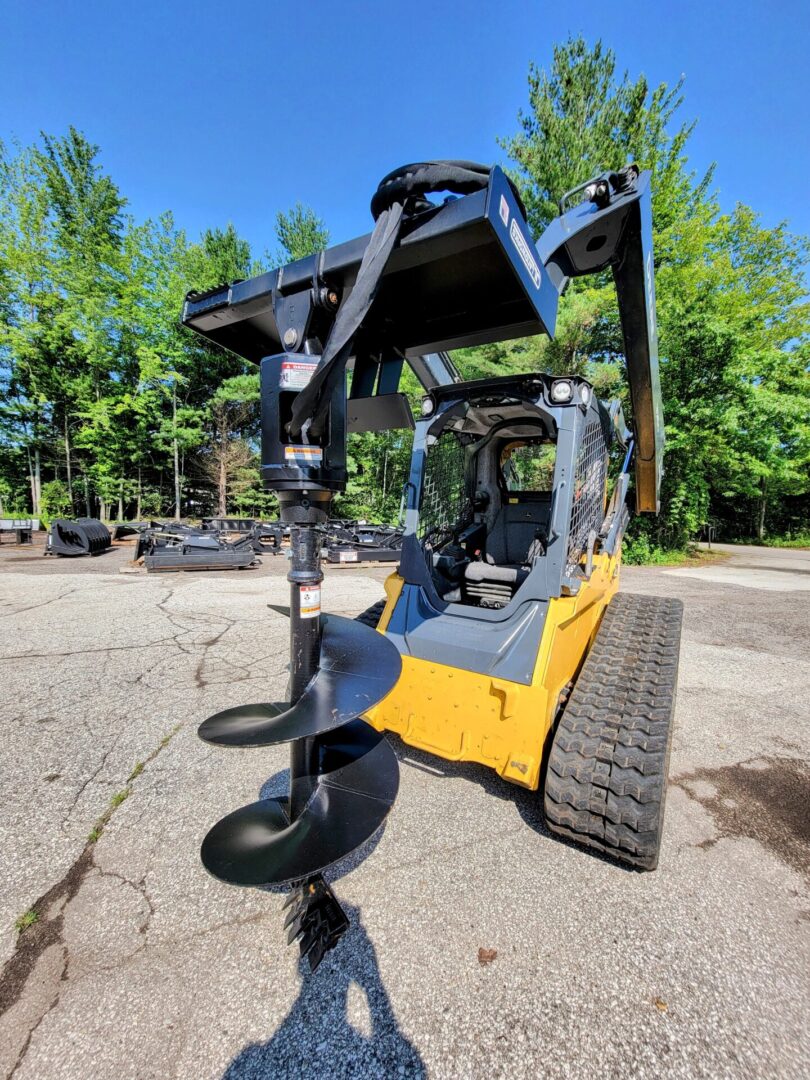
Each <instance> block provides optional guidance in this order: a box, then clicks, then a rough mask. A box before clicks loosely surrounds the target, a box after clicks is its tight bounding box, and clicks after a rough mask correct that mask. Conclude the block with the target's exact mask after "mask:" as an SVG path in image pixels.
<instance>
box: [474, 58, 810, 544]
mask: <svg viewBox="0 0 810 1080" xmlns="http://www.w3.org/2000/svg"><path fill="white" fill-rule="evenodd" d="M682 90H683V80H680V81H679V82H678V83H677V84H676V85H675V86H674V87H669V86H667V85H666V84H665V83H661V84H659V85H657V86H655V87H652V86H650V85H649V84H648V82H647V80H646V79H645V78H644V77H643V76H639V77H638V78H636V79H631V78H630V77H629V76H628V75H627V73H624V74H622V75H618V74H617V71H616V64H615V57H614V54H613V53H612V52H611V51H610V50H608V49H605V48H604V47H603V46H602V44H601V43H599V42H597V44H596V45H595V46H594V47H593V48H590V47H589V46H588V45H587V44H586V43H585V41H584V40H583V39H582V38H581V37H579V38H574V39H570V40H569V41H567V42H566V43H564V44H563V45H560V46H558V47H557V48H555V50H554V58H553V63H552V66H551V69H550V70H549V71H548V72H545V71H540V70H538V69H537V68H536V67H534V66H532V67H531V69H530V72H529V107H528V110H527V111H526V112H524V113H521V115H520V118H519V121H520V130H519V131H518V133H517V134H516V135H515V136H513V137H512V138H510V139H507V140H505V141H504V142H503V143H502V145H503V146H504V147H505V149H506V150H507V151H508V153H509V155H510V157H511V158H512V160H513V162H514V163H515V179H516V180H517V182H518V183H519V185H520V187H521V190H522V193H523V196H524V199H525V202H526V205H527V209H528V213H529V221H530V224H531V226H532V227H533V229H534V230H535V231H536V232H539V231H541V229H542V228H543V227H544V226H545V225H546V224H547V223H548V221H549V220H550V219H551V218H552V217H553V216H554V215H555V214H556V213H557V200H558V199H559V198H560V196H561V195H562V194H563V193H564V192H566V191H568V190H570V189H571V188H573V187H575V186H577V185H579V184H581V183H583V182H584V181H585V180H587V179H589V178H590V177H591V176H593V175H595V174H597V173H599V172H602V171H604V170H605V169H618V168H621V167H622V166H623V165H624V164H625V163H626V162H628V161H635V162H637V163H638V165H639V166H640V167H641V168H643V169H645V168H646V169H651V170H652V173H653V179H652V184H653V232H654V241H653V247H654V256H655V275H656V293H657V316H658V333H659V346H660V357H661V383H662V392H663V397H664V416H665V420H666V427H667V445H666V455H665V470H666V471H665V477H664V486H663V492H662V514H661V515H660V516H659V518H658V519H652V520H651V519H643V518H636V519H634V521H633V523H632V525H631V538H630V540H629V542H628V545H627V547H626V551H625V557H626V558H628V561H631V560H633V559H635V558H636V557H637V558H638V560H639V561H649V559H650V558H652V557H653V553H654V552H656V551H660V550H662V549H683V548H684V547H685V545H686V544H687V542H688V540H689V538H690V537H693V536H695V535H696V534H697V533H698V532H699V531H700V529H701V528H702V527H703V526H704V525H705V524H706V522H707V521H708V519H709V517H710V515H712V516H714V517H715V518H716V517H717V509H718V507H720V506H724V507H725V509H726V513H725V515H724V517H723V519H722V533H723V535H734V534H735V532H737V533H739V532H740V531H742V532H743V533H746V534H747V533H748V532H750V531H751V529H750V522H751V520H752V519H755V530H754V531H758V532H759V534H760V535H761V536H762V535H764V534H765V532H766V531H767V519H768V515H769V514H771V515H772V516H774V517H777V518H778V517H780V516H781V514H782V512H781V507H782V505H783V504H784V500H785V499H786V498H787V497H788V496H791V497H794V496H796V495H799V494H801V493H803V492H807V491H808V484H810V375H808V359H809V358H810V351H809V350H810V308H808V304H807V297H806V295H805V294H806V284H805V278H804V270H805V267H806V265H807V257H808V243H807V241H806V240H805V239H804V238H801V237H796V236H792V235H791V234H790V233H789V231H788V230H787V228H786V226H785V225H784V224H783V225H779V226H777V227H776V228H766V227H765V226H764V225H763V224H762V222H761V221H760V219H759V218H758V216H757V215H756V214H755V213H754V211H752V210H751V209H750V208H748V207H745V206H737V207H736V208H735V210H734V211H733V212H732V213H730V214H722V213H720V210H719V208H718V205H717V202H716V199H715V197H714V195H713V194H712V193H711V191H710V184H711V175H712V171H713V170H712V169H709V170H708V172H707V173H706V174H704V175H703V176H700V177H697V176H696V175H695V173H694V172H692V171H690V170H689V166H688V159H687V156H686V147H687V143H688V140H689V137H690V135H691V133H692V131H693V128H694V124H693V123H689V122H686V123H684V122H680V121H679V120H678V113H679V110H680V108H681V105H682V103H683V94H682ZM458 359H459V362H460V365H461V367H462V369H463V370H464V371H465V374H476V375H477V374H479V373H480V374H503V373H505V372H507V371H510V370H518V369H521V368H522V369H523V370H531V369H537V368H541V369H543V370H547V371H551V372H552V373H555V374H561V373H572V374H573V373H579V374H585V375H587V377H589V378H591V379H593V380H594V383H595V385H596V386H597V392H598V393H599V395H600V396H602V397H606V396H607V397H610V396H619V397H621V398H622V399H623V402H624V407H625V413H626V414H627V415H628V417H629V415H630V404H629V400H628V394H627V390H626V386H625V385H624V378H623V365H622V360H623V357H622V338H621V332H620V325H619V320H618V311H617V307H616V300H615V294H614V288H613V285H612V282H608V281H607V280H604V281H603V280H600V279H599V278H587V279H584V280H583V281H578V282H574V283H573V284H572V287H571V288H570V289H569V291H568V293H567V294H566V296H565V297H564V298H563V300H562V303H561V306H560V316H559V322H558V331H557V337H556V339H555V341H554V342H545V341H535V342H527V341H522V342H511V343H506V344H502V345H495V346H486V347H484V348H482V349H476V350H462V351H461V353H460V354H459V355H458ZM527 361H531V362H529V363H527ZM804 522H805V524H806V523H807V518H806V517H805V518H804Z"/></svg>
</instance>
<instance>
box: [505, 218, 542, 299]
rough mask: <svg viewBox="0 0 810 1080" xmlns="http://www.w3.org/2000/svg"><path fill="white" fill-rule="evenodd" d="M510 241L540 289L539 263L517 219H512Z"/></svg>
mask: <svg viewBox="0 0 810 1080" xmlns="http://www.w3.org/2000/svg"><path fill="white" fill-rule="evenodd" d="M509 239H510V240H511V241H512V243H513V244H514V245H515V248H516V250H517V253H518V255H519V256H520V259H521V262H522V263H523V265H524V266H525V267H526V269H527V270H528V271H529V277H530V278H531V279H532V283H533V284H534V287H535V289H539V288H540V267H539V266H538V265H537V261H536V259H535V257H534V255H532V253H531V251H530V249H529V245H528V244H527V243H526V238H525V236H524V235H523V233H522V232H521V231H520V226H519V225H518V223H517V220H516V219H515V218H512V224H511V225H510V226H509Z"/></svg>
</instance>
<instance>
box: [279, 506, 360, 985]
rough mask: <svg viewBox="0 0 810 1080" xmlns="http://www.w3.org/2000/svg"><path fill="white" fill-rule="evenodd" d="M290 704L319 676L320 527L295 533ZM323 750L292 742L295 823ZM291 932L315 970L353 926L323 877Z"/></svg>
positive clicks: (306, 893)
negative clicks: (350, 926)
mask: <svg viewBox="0 0 810 1080" xmlns="http://www.w3.org/2000/svg"><path fill="white" fill-rule="evenodd" d="M287 580H288V581H289V583H290V703H291V705H295V703H296V702H297V701H299V700H300V698H301V697H302V695H303V693H304V691H305V690H306V688H307V686H308V685H309V683H310V682H311V681H312V679H313V677H314V676H315V675H316V674H317V672H318V668H319V665H320V657H321V582H322V581H323V573H322V571H321V533H320V530H319V529H318V528H316V527H315V526H314V525H294V526H293V527H292V528H291V529H290V570H289V573H288V574H287ZM319 757H320V750H319V745H318V736H317V735H307V736H304V738H302V739H295V740H294V741H293V742H291V743H290V802H289V817H290V824H292V823H293V822H294V821H295V820H296V819H297V818H298V817H299V815H300V814H301V813H302V812H303V810H304V807H305V806H306V805H307V802H308V801H309V799H310V797H311V795H312V793H313V791H314V789H315V786H316V784H317V782H318V772H319V768H318V764H319ZM287 906H289V907H290V908H291V910H290V913H289V915H288V916H287V921H286V922H285V923H284V925H285V927H287V926H290V934H289V941H290V942H292V941H293V940H294V939H295V938H297V939H298V944H299V948H300V951H301V955H302V956H306V957H307V958H308V960H309V964H310V968H311V970H312V971H315V969H316V968H317V967H318V965H319V964H320V962H321V960H322V959H323V957H324V955H325V954H326V953H327V952H328V951H329V950H330V949H333V948H334V947H335V945H337V943H338V941H339V940H340V938H341V937H342V936H343V934H344V933H345V932H346V930H347V929H348V927H349V920H348V919H347V917H346V915H345V913H344V911H343V909H342V908H341V906H340V904H339V903H338V901H337V898H336V897H335V895H334V893H333V892H332V890H331V889H330V888H329V885H328V884H327V883H326V881H325V880H324V878H323V876H322V875H321V874H316V875H314V876H313V877H309V878H307V879H306V880H305V881H302V882H301V884H300V885H299V886H297V887H296V888H294V889H293V891H292V893H291V894H290V897H289V900H288V901H287Z"/></svg>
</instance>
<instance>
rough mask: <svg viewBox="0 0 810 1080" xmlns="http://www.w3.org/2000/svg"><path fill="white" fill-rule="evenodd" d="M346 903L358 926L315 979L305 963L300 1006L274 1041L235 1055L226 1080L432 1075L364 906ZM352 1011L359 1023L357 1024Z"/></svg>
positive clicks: (316, 973)
mask: <svg viewBox="0 0 810 1080" xmlns="http://www.w3.org/2000/svg"><path fill="white" fill-rule="evenodd" d="M342 906H343V907H344V910H345V911H346V914H347V915H348V916H349V918H350V920H351V929H350V930H349V931H348V933H347V934H346V936H345V937H344V938H343V940H342V941H341V942H340V944H339V945H338V946H337V948H336V949H335V951H334V952H332V953H330V954H329V955H328V956H327V957H326V958H325V959H324V961H323V963H322V964H321V966H320V967H319V968H318V970H317V971H316V972H315V974H314V975H312V974H310V972H309V965H308V964H307V963H306V961H302V962H300V963H299V972H300V975H301V990H300V993H299V995H298V999H297V1000H296V1002H295V1004H294V1005H293V1007H292V1008H291V1009H290V1011H289V1013H288V1014H287V1016H286V1017H285V1018H284V1020H283V1021H282V1022H281V1024H280V1026H279V1027H278V1030H277V1031H276V1032H275V1034H274V1035H273V1036H272V1038H270V1039H268V1040H267V1042H265V1043H253V1044H251V1045H249V1046H246V1047H245V1049H244V1050H242V1051H241V1052H240V1053H239V1054H238V1055H237V1056H236V1057H235V1058H234V1060H233V1061H232V1062H231V1064H230V1065H229V1066H228V1068H227V1069H226V1070H225V1073H224V1074H223V1080H264V1078H268V1080H269V1078H270V1077H272V1078H274V1080H276V1078H280V1077H295V1078H296V1080H298V1078H300V1077H302V1076H330V1077H353V1076H357V1077H375V1076H380V1077H388V1076H394V1077H398V1076H399V1077H403V1076H404V1077H424V1076H426V1075H427V1073H426V1070H425V1066H424V1064H423V1062H422V1059H421V1057H420V1056H419V1053H418V1051H417V1050H416V1049H415V1048H414V1047H413V1046H412V1045H411V1043H410V1042H409V1041H408V1039H407V1038H406V1037H405V1036H404V1035H403V1034H402V1032H401V1031H400V1029H399V1025H398V1024H397V1020H396V1017H395V1016H394V1014H393V1011H392V1009H391V1003H390V1001H389V999H388V994H387V992H386V989H385V987H384V986H383V983H382V979H381V978H380V972H379V967H378V965H377V954H376V951H375V949H374V946H373V945H372V943H371V940H370V938H369V937H368V934H367V933H366V931H365V929H364V927H363V924H362V923H361V921H360V913H359V911H358V909H357V908H354V907H352V906H350V905H349V904H345V903H344V904H343V905H342ZM350 997H351V1002H350ZM350 1007H351V1008H352V1011H353V1015H355V1016H356V1017H357V1026H355V1024H353V1023H352V1022H351V1021H350V1019H349V1009H350Z"/></svg>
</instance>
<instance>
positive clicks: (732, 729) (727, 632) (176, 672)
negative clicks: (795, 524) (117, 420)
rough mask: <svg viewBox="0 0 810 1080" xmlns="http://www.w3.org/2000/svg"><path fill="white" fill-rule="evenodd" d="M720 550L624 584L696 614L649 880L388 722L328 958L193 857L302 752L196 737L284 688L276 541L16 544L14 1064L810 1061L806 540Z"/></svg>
mask: <svg viewBox="0 0 810 1080" xmlns="http://www.w3.org/2000/svg"><path fill="white" fill-rule="evenodd" d="M729 550H730V551H731V555H730V557H729V558H728V560H727V561H725V562H723V563H717V564H712V565H707V566H699V567H684V568H679V569H676V570H666V569H636V568H625V569H624V570H623V572H622V587H623V589H624V590H626V591H628V592H637V593H655V594H662V595H668V596H679V597H681V598H682V599H683V600H684V602H685V605H686V607H685V623H684V638H683V650H682V659H681V678H680V688H679V698H678V708H677V715H676V730H675V736H674V744H673V753H672V764H671V783H670V790H669V797H668V809H667V821H666V833H665V840H664V848H663V853H662V860H661V866H660V868H659V870H658V871H656V872H655V873H653V874H647V875H642V874H635V873H630V872H627V871H624V870H622V869H620V868H618V867H617V866H615V865H613V864H611V863H610V862H607V861H605V860H602V859H599V858H596V857H594V856H592V855H588V854H586V853H583V852H580V851H578V850H576V849H574V848H573V847H570V846H567V845H565V844H562V843H559V842H558V841H556V840H554V839H553V838H552V837H551V836H550V835H549V834H548V833H547V831H546V830H545V828H544V826H543V822H542V815H541V813H540V810H539V806H538V799H537V796H536V795H533V794H531V793H527V792H523V791H521V790H519V789H516V788H514V787H511V786H510V785H508V784H506V783H503V782H502V781H500V780H499V779H498V777H496V776H495V775H494V774H490V773H488V772H487V771H486V770H484V769H482V768H479V767H476V766H469V765H452V764H448V763H445V762H442V761H440V760H437V759H433V758H429V757H428V756H427V755H423V754H420V753H418V752H416V751H413V750H411V749H410V748H408V747H406V746H404V744H402V743H401V742H399V741H398V740H396V739H393V740H392V745H394V748H395V750H396V752H397V754H398V755H399V757H400V760H401V772H402V784H401V788H400V795H399V798H398V801H397V803H396V805H395V807H394V810H393V812H392V814H391V817H390V819H389V822H388V825H387V827H386V829H385V831H384V832H383V834H382V836H381V837H380V838H379V839H378V841H377V842H376V844H375V845H374V849H373V851H371V852H368V851H367V852H363V853H361V855H360V856H358V857H355V858H354V859H353V860H352V861H350V862H348V863H347V864H345V865H343V866H341V867H340V868H338V870H337V873H336V874H335V875H334V877H335V879H336V885H335V888H336V892H337V894H338V896H339V898H340V900H341V903H343V905H344V907H345V908H346V909H347V911H348V912H349V913H350V915H351V918H352V929H351V931H350V933H349V934H348V935H347V937H346V938H345V939H344V940H343V942H342V943H341V945H340V946H339V947H338V949H337V950H335V952H334V953H332V954H330V956H329V957H327V959H326V960H325V961H324V963H323V965H322V967H321V968H320V970H319V971H318V973H317V975H316V976H315V977H314V978H312V977H305V976H304V973H303V969H302V968H301V967H300V966H299V964H298V962H297V959H296V955H295V951H294V950H293V949H288V948H286V946H285V945H284V943H283V942H284V938H283V935H282V931H281V922H282V917H281V904H282V901H283V898H282V897H281V896H280V895H278V894H274V893H267V892H262V891H258V890H239V889H233V888H228V887H226V886H224V885H222V884H220V883H218V882H216V881H215V880H213V879H212V878H210V877H208V876H207V875H206V874H205V873H204V871H203V870H202V868H201V866H200V864H199V861H198V848H199V842H200V840H201V838H202V836H203V835H204V833H205V832H206V830H207V829H208V827H209V826H210V825H211V824H212V823H213V822H214V821H216V820H217V818H219V817H220V816H222V815H223V814H224V813H226V812H228V811H229V810H231V809H234V808H235V807H237V806H240V805H242V804H243V803H245V802H247V801H249V800H251V799H252V798H255V797H256V796H257V793H258V792H260V791H263V792H265V793H270V792H275V791H279V790H281V789H282V788H283V786H284V783H285V779H286V774H285V770H286V765H287V760H286V757H287V755H286V750H285V749H284V748H280V749H266V750H255V749H254V750H247V751H241V752H240V751H231V752H229V751H227V750H218V749H215V748H213V747H210V746H206V745H205V744H203V743H201V742H200V741H199V740H198V739H197V738H196V735H195V730H196V727H197V724H198V723H199V722H200V721H201V720H202V719H204V718H205V716H207V715H209V714H210V713H211V712H214V711H215V710H218V709H221V708H225V707H227V706H229V705H235V704H240V703H244V702H246V701H248V700H251V699H253V700H262V699H267V700H278V699H279V698H280V697H281V696H282V695H283V692H284V687H285V684H286V678H287V675H286V670H285V664H286V660H287V655H286V653H287V626H286V621H285V620H284V619H283V618H282V617H281V616H279V615H277V614H275V613H274V612H272V611H270V610H268V608H267V604H268V602H274V603H284V602H285V600H286V592H287V586H286V582H285V580H284V573H285V572H286V564H285V561H284V560H283V559H273V558H270V557H267V558H265V559H264V563H263V566H262V567H261V569H258V570H254V571H243V572H230V573H209V574H204V573H196V574H186V575H183V574H170V575H165V576H162V575H153V576H144V575H133V574H124V573H119V570H122V569H126V560H127V557H128V548H127V545H121V546H118V547H115V548H113V549H112V550H111V551H110V552H108V553H106V554H105V555H103V556H100V557H98V558H95V559H87V558H86V559H80V560H71V561H68V560H57V559H43V558H42V556H41V553H40V551H39V550H37V549H31V548H28V549H25V548H20V549H14V548H12V547H11V546H9V545H8V544H6V545H5V546H4V547H3V549H2V550H0V627H2V628H3V632H2V634H0V701H1V702H2V709H0V734H1V735H2V745H3V751H4V752H3V755H2V758H1V759H0V791H2V801H1V802H0V807H2V816H1V817H0V841H2V843H0V860H1V862H0V874H1V875H2V882H3V888H2V893H1V894H0V950H2V956H1V957H0V960H2V961H5V968H4V971H3V975H2V981H0V1011H2V1015H1V1016H0V1075H8V1076H10V1075H12V1074H13V1075H14V1076H15V1078H17V1080H26V1078H28V1080H32V1078H36V1080H50V1078H52V1077H53V1078H56V1077H59V1078H60V1080H72V1078H76V1080H85V1078H87V1077H93V1078H94V1080H96V1078H98V1080H106V1078H108V1077H109V1078H110V1080H126V1078H133V1080H149V1078H155V1080H157V1078H160V1080H166V1078H171V1077H182V1078H186V1077H190V1078H195V1080H196V1078H208V1077H210V1078H215V1077H223V1076H224V1077H227V1078H228V1080H248V1078H265V1077H266V1078H269V1077H273V1078H276V1077H287V1076H289V1077H300V1076H305V1075H317V1076H334V1077H342V1076H358V1077H361V1076H362V1077H375V1076H380V1077H383V1076H384V1077H389V1076H393V1077H397V1076H407V1077H412V1076H431V1077H469V1076H476V1077H477V1076H486V1077H488V1078H489V1077H499V1076H504V1077H506V1076H509V1077H524V1076H525V1077H536V1076H546V1077H580V1076H583V1077H584V1076H588V1077H590V1076H594V1075H599V1076H606V1077H612V1076H616V1077H623V1078H624V1077H661V1076H665V1077H690V1078H691V1077H743V1076H745V1077H750V1076H761V1077H805V1076H807V1075H810V1046H808V1041H807V1037H806V1032H807V1028H808V1021H810V1009H809V1007H808V1000H809V998H810V994H809V991H810V918H809V916H810V904H808V875H809V874H810V835H809V833H810V822H809V821H808V817H809V816H810V810H809V809H808V807H809V806H810V803H809V802H808V795H810V770H808V766H807V760H808V750H810V723H809V722H808V709H807V701H808V695H810V649H808V642H810V603H808V597H807V596H806V595H805V594H806V592H807V590H808V589H810V552H801V551H776V550H766V549H758V548H734V549H729ZM385 576H386V571H385V570H382V569H376V570H374V569H366V570H362V569H358V570H355V569H342V570H338V569H336V570H333V571H330V572H329V573H328V574H327V581H326V583H325V592H324V603H325V607H326V608H327V609H328V610H332V611H338V612H343V613H347V614H354V613H356V612H358V611H360V610H362V609H363V608H365V607H367V606H368V605H369V604H371V603H373V602H374V601H375V600H376V599H378V598H379V597H380V596H382V581H383V579H384V577H385ZM133 773H134V774H136V775H133ZM122 796H126V797H125V798H122ZM99 819H105V821H106V823H105V824H104V827H103V832H102V834H101V835H100V838H99V839H98V840H97V842H96V843H94V844H88V835H89V834H90V833H91V830H92V829H93V828H94V826H96V824H97V823H98V822H99ZM34 905H36V910H37V911H38V912H39V913H40V918H39V921H38V922H37V923H36V924H35V925H33V926H32V927H30V928H29V929H28V930H26V931H25V932H24V933H23V934H21V935H18V934H17V933H16V932H15V930H14V923H15V920H16V919H17V918H18V916H20V915H21V914H22V913H23V912H25V911H27V910H28V909H30V908H32V906H34ZM482 948H483V949H488V950H496V951H497V956H496V957H495V959H494V960H492V962H490V963H486V964H481V963H479V959H478V952H479V949H482Z"/></svg>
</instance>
